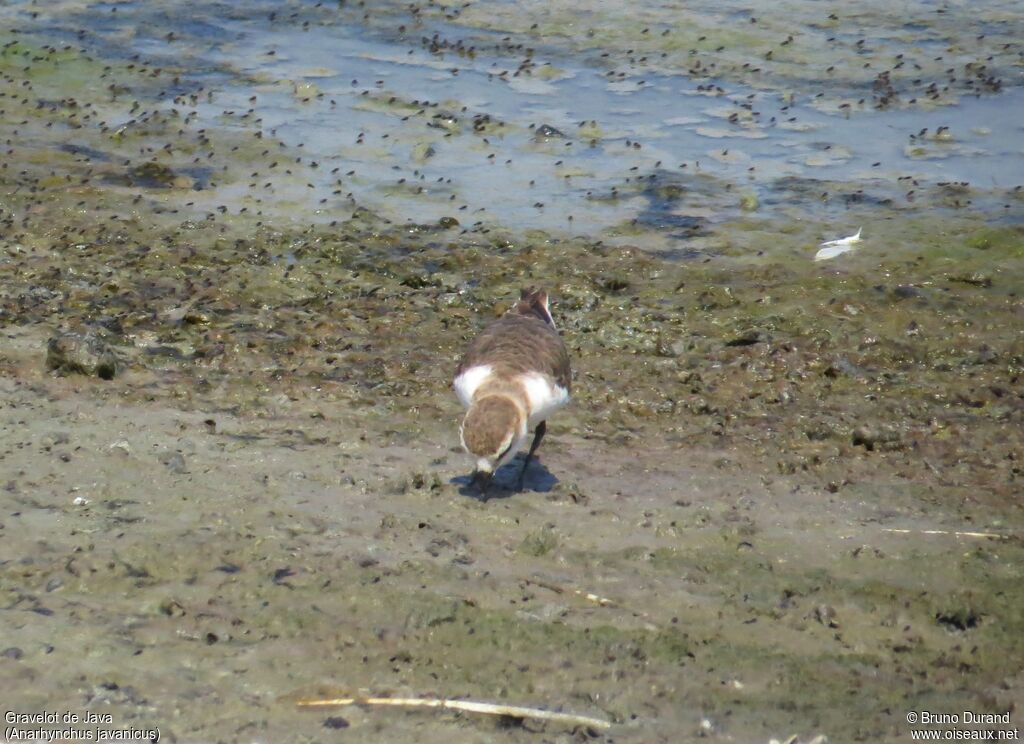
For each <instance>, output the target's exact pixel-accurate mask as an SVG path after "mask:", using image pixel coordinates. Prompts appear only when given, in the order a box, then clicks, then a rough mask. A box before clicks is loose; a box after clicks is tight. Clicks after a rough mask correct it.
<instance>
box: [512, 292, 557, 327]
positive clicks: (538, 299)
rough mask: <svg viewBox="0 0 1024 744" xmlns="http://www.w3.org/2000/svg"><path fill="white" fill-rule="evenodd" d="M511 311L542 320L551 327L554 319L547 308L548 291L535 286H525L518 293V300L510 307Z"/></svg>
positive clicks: (553, 325) (553, 324)
mask: <svg viewBox="0 0 1024 744" xmlns="http://www.w3.org/2000/svg"><path fill="white" fill-rule="evenodd" d="M512 312H514V313H517V314H519V315H525V316H527V317H534V318H539V319H540V320H543V321H544V322H545V323H547V324H548V325H549V326H551V327H552V328H554V327H555V321H554V320H553V319H552V318H551V311H550V310H548V293H547V292H546V291H544V290H543V289H538V288H537V287H526V288H524V289H523V290H522V292H520V293H519V302H517V303H516V305H515V307H514V308H512Z"/></svg>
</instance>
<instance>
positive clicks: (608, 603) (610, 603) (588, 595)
mask: <svg viewBox="0 0 1024 744" xmlns="http://www.w3.org/2000/svg"><path fill="white" fill-rule="evenodd" d="M523 581H525V582H526V583H527V584H533V585H535V586H539V587H541V588H543V589H550V590H551V591H553V592H554V593H555V594H565V593H566V592H572V593H573V594H576V595H578V596H580V597H583V598H585V599H587V600H589V601H591V602H596V603H597V604H599V605H601V606H602V607H618V606H619V603H618V602H616V601H615V600H613V599H608V598H607V597H601V596H598V595H597V594H594V593H592V592H585V591H583V590H582V589H566V588H565V587H561V586H559V585H558V584H552V583H551V582H549V581H542V580H541V579H523Z"/></svg>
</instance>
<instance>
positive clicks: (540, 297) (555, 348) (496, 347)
mask: <svg viewBox="0 0 1024 744" xmlns="http://www.w3.org/2000/svg"><path fill="white" fill-rule="evenodd" d="M571 376H572V371H571V369H570V366H569V352H568V351H567V350H566V348H565V344H564V343H562V339H561V337H560V336H559V335H558V331H557V330H556V329H555V323H554V321H553V320H552V319H551V313H550V311H549V310H548V294H547V292H545V291H544V290H543V289H534V288H529V289H524V290H523V291H522V293H521V294H520V297H519V302H517V303H516V304H515V306H514V307H513V308H512V309H511V310H509V311H508V312H507V313H505V314H504V315H503V316H502V317H501V318H499V319H498V320H496V321H495V322H494V323H492V324H491V325H489V326H488V327H487V328H485V329H484V330H483V331H482V332H481V333H480V335H479V336H477V337H476V338H475V339H474V340H473V342H472V343H471V344H470V345H469V349H467V350H466V354H465V356H463V358H462V361H461V362H460V363H459V367H458V369H457V370H456V371H455V393H456V395H458V396H459V400H460V401H462V405H464V406H465V407H466V408H468V409H469V410H468V411H467V412H466V417H465V419H463V421H462V427H461V429H460V435H461V438H462V446H463V447H464V448H465V449H466V451H467V452H469V453H470V454H471V455H473V456H474V457H475V458H476V472H475V473H474V482H475V483H476V484H477V485H479V487H480V490H481V491H482V492H483V493H486V491H487V486H488V484H489V483H490V480H491V477H492V476H493V475H494V473H495V471H497V469H498V468H499V467H501V466H502V465H504V464H505V463H506V462H508V461H509V460H511V459H512V458H513V457H515V454H516V452H517V451H518V450H519V448H520V447H521V446H522V445H523V443H524V442H525V441H526V436H527V434H528V432H529V430H530V429H531V428H534V427H535V431H534V435H533V443H532V444H531V445H530V452H529V454H528V455H527V456H526V459H525V460H524V461H523V469H522V470H521V471H520V473H519V482H518V486H519V488H520V489H522V487H523V479H524V478H525V476H526V468H527V466H528V465H529V464H530V459H531V458H532V457H533V454H534V453H535V452H536V451H537V448H538V447H539V446H540V442H541V440H542V439H543V438H544V431H545V428H546V426H545V422H546V420H547V417H548V416H550V415H551V414H552V413H554V412H555V411H556V410H558V409H559V408H561V407H562V406H564V405H565V404H566V403H567V402H568V401H569V392H570V388H571V382H570V378H571Z"/></svg>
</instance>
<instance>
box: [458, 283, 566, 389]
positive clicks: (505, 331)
mask: <svg viewBox="0 0 1024 744" xmlns="http://www.w3.org/2000/svg"><path fill="white" fill-rule="evenodd" d="M542 292H543V290H541V293H542ZM525 295H526V292H525V291H524V296H525ZM544 299H545V300H546V297H544ZM545 305H546V302H544V301H537V299H536V296H535V297H534V298H533V299H532V300H528V299H527V298H526V297H524V299H521V300H520V301H519V302H518V303H517V304H516V306H515V307H513V308H512V310H510V311H509V312H508V313H506V314H505V315H503V316H502V317H501V318H499V319H498V320H496V321H495V322H493V323H491V324H490V325H489V326H487V328H485V329H484V330H483V331H482V332H481V333H480V335H479V336H477V337H476V338H475V339H473V342H472V343H471V344H470V345H469V348H468V349H467V350H466V354H465V356H463V358H462V361H461V362H460V363H459V367H458V369H457V370H456V372H455V374H456V376H458V375H460V374H462V373H463V372H464V371H466V370H467V369H469V368H470V367H475V366H476V365H478V364H489V365H491V366H492V367H493V368H494V371H495V372H497V373H499V374H507V375H515V374H522V373H526V372H539V373H540V374H543V375H547V376H549V377H551V378H553V379H554V380H555V382H556V383H558V384H559V385H560V386H561V387H563V388H565V389H566V390H567V391H568V390H571V384H572V369H571V366H570V363H569V351H568V350H567V349H566V348H565V344H564V343H563V342H562V338H561V337H560V336H559V335H558V331H556V330H555V328H554V326H553V325H552V324H551V323H550V320H551V316H550V315H549V314H548V312H547V308H546V307H545Z"/></svg>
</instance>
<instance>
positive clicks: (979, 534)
mask: <svg viewBox="0 0 1024 744" xmlns="http://www.w3.org/2000/svg"><path fill="white" fill-rule="evenodd" d="M882 532H896V533H898V534H900V535H956V536H957V537H995V538H999V539H1001V540H1009V539H1010V538H1011V537H1013V535H1001V534H999V533H998V532H959V531H957V530H898V529H894V528H889V527H883V528H882Z"/></svg>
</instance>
